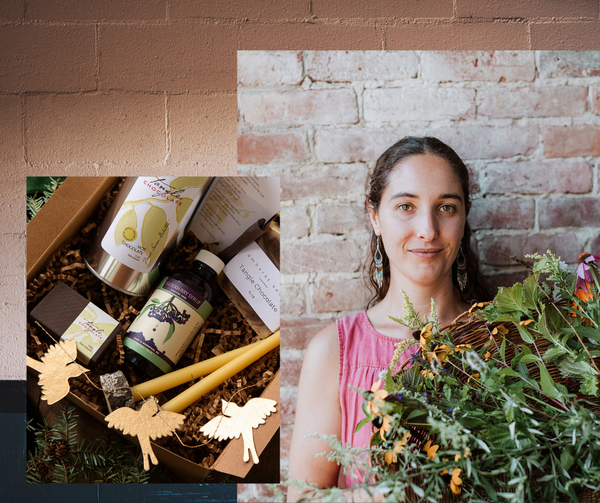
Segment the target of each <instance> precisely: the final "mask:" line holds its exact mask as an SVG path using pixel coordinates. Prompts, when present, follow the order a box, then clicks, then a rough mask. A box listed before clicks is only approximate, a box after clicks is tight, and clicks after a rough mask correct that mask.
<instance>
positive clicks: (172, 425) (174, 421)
mask: <svg viewBox="0 0 600 503" xmlns="http://www.w3.org/2000/svg"><path fill="white" fill-rule="evenodd" d="M105 419H106V422H108V426H109V427H110V428H117V429H119V430H121V431H122V432H123V433H125V435H132V436H134V437H135V436H137V437H138V440H139V442H140V447H141V448H142V456H143V458H144V470H146V471H148V470H149V469H150V461H149V460H148V459H150V460H152V463H153V464H155V465H157V464H158V459H157V458H156V455H155V454H154V451H153V450H152V445H151V444H150V440H155V439H157V438H160V437H168V436H170V435H172V434H173V433H174V432H175V430H176V429H178V428H181V425H183V421H184V419H185V416H184V415H183V414H177V413H175V412H169V411H167V410H161V411H160V412H159V411H158V405H157V404H156V401H155V400H154V397H152V396H151V397H149V398H148V400H146V402H145V403H144V404H143V405H142V407H141V408H140V410H139V411H137V410H134V409H130V408H129V407H121V408H120V409H117V410H115V411H114V412H111V413H110V414H109V415H108V416H106V418H105Z"/></svg>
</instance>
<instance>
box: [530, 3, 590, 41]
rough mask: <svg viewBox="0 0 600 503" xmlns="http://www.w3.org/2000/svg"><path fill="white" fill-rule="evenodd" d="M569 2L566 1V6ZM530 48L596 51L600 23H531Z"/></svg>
mask: <svg viewBox="0 0 600 503" xmlns="http://www.w3.org/2000/svg"><path fill="white" fill-rule="evenodd" d="M567 5H568V4H566V3H565V6H567ZM529 26H530V30H531V45H530V47H529V49H533V50H544V49H548V48H551V49H555V50H562V51H594V50H598V49H600V35H599V34H600V23H599V22H598V21H592V22H582V23H557V22H548V23H530V25H529Z"/></svg>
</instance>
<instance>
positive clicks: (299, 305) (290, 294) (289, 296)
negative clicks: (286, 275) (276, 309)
mask: <svg viewBox="0 0 600 503" xmlns="http://www.w3.org/2000/svg"><path fill="white" fill-rule="evenodd" d="M304 302H305V301H304V285H303V284H300V283H285V284H282V285H281V313H282V314H283V315H295V316H300V315H302V314H304Z"/></svg>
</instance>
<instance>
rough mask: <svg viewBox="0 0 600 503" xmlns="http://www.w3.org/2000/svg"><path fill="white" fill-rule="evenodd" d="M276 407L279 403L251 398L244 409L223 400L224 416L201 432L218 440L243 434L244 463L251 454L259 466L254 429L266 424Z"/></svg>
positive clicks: (215, 419)
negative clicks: (267, 418) (266, 419)
mask: <svg viewBox="0 0 600 503" xmlns="http://www.w3.org/2000/svg"><path fill="white" fill-rule="evenodd" d="M275 405H277V402H276V401H275V400H270V399H268V398H251V399H250V400H248V402H247V403H246V405H244V406H243V407H239V406H238V405H236V404H235V403H233V402H227V401H225V400H222V406H221V408H222V410H223V415H222V416H217V417H215V418H213V419H211V420H210V421H209V422H208V423H206V424H205V425H204V426H203V427H202V428H200V431H201V432H202V433H204V434H205V435H206V436H207V437H209V438H216V439H217V440H228V439H230V438H239V437H240V434H241V435H242V439H243V441H244V462H247V461H248V460H249V459H250V456H249V454H248V453H250V454H252V461H254V464H258V454H257V453H256V447H254V435H253V433H252V428H258V426H259V425H261V424H265V418H266V417H267V416H269V415H271V412H275Z"/></svg>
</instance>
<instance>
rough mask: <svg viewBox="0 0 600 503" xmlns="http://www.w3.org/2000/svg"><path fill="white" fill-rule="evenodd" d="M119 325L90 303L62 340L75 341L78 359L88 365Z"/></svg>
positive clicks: (63, 335)
mask: <svg viewBox="0 0 600 503" xmlns="http://www.w3.org/2000/svg"><path fill="white" fill-rule="evenodd" d="M118 324H119V323H118V322H117V321H116V320H114V319H113V318H111V317H110V316H109V315H108V314H106V313H105V312H104V311H102V309H100V308H99V307H97V306H95V305H94V304H92V303H91V302H90V303H89V304H88V305H87V306H86V307H85V309H84V310H83V311H81V313H80V314H79V315H78V316H77V318H76V319H75V321H73V323H72V324H71V326H70V327H69V328H67V330H66V331H65V333H64V334H62V336H61V338H60V340H61V341H66V340H70V339H73V340H75V341H76V342H77V358H78V359H79V360H80V361H81V362H82V363H83V364H84V365H87V364H88V363H90V360H91V359H92V357H93V356H94V354H95V353H96V351H98V349H100V347H101V346H102V344H104V341H106V339H108V337H109V336H110V334H112V333H113V331H114V330H115V328H117V325H118Z"/></svg>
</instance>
